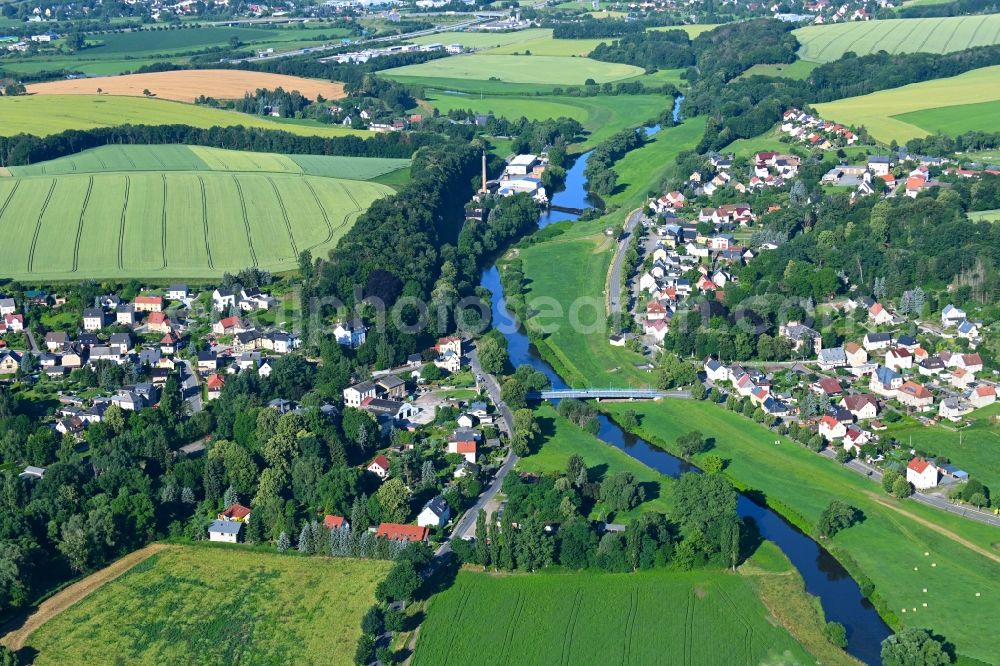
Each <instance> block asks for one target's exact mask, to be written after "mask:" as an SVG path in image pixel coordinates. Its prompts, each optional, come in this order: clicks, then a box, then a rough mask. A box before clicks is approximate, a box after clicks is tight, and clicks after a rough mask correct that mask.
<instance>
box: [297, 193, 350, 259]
mask: <svg viewBox="0 0 1000 666" xmlns="http://www.w3.org/2000/svg"><path fill="white" fill-rule="evenodd" d="M305 182H306V187H308V188H309V192H310V194H312V196H313V201H315V202H316V206H317V207H318V208H319V212H320V213H321V214H322V215H323V222H325V223H326V228H327V231H328V233H327V235H326V240H324V241H323V242H322V243H316V245H311V246H309V247H308V248H306V249H307V250H311V249H313V248H314V247H319V246H320V245H323V244H324V243H329V242H330V241H331V240H333V224H331V223H330V216H329V215H328V214H327V212H326V208H325V207H324V206H323V203H322V202H321V201H320V200H319V195H318V194H316V190H315V189H314V188H313V186H312V183H310V182H309V181H308V180H307V181H305ZM345 219H346V218H345ZM339 228H340V227H338V229H339Z"/></svg>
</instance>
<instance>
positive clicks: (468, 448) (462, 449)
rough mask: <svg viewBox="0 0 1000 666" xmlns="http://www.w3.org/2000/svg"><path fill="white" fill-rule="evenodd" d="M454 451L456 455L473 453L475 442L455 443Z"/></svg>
mask: <svg viewBox="0 0 1000 666" xmlns="http://www.w3.org/2000/svg"><path fill="white" fill-rule="evenodd" d="M455 450H456V451H457V452H458V453H475V452H476V442H475V441H472V442H456V443H455Z"/></svg>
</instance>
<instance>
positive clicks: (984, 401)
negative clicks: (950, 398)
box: [969, 384, 997, 409]
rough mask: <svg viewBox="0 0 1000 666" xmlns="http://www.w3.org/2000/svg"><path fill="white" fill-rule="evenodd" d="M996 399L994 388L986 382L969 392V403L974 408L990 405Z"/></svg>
mask: <svg viewBox="0 0 1000 666" xmlns="http://www.w3.org/2000/svg"><path fill="white" fill-rule="evenodd" d="M996 400H997V390H996V388H995V387H993V386H989V385H987V384H981V385H980V386H977V387H975V388H973V389H972V390H971V391H970V392H969V403H970V404H971V405H972V406H973V407H975V408H976V409H979V408H981V407H986V406H987V405H992V404H993V403H994V402H996Z"/></svg>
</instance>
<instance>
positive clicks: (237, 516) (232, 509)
mask: <svg viewBox="0 0 1000 666" xmlns="http://www.w3.org/2000/svg"><path fill="white" fill-rule="evenodd" d="M219 515H221V516H222V517H223V518H229V519H230V520H243V519H244V518H246V517H247V516H249V515H250V509H248V508H247V507H245V506H243V505H242V504H240V503H239V502H237V503H236V504H230V505H229V506H227V507H226V509H225V510H224V511H223V512H222V513H221V514H219Z"/></svg>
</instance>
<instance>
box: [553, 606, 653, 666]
mask: <svg viewBox="0 0 1000 666" xmlns="http://www.w3.org/2000/svg"><path fill="white" fill-rule="evenodd" d="M638 614H639V588H635V589H633V590H632V602H631V603H630V604H629V608H628V617H627V618H626V619H625V641H624V643H623V644H622V648H623V650H624V654H623V655H622V666H628V664H629V663H630V662H631V661H632V637H633V635H634V632H635V618H636V616H637V615H638ZM566 666H569V662H568V661H567V662H566Z"/></svg>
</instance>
